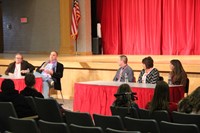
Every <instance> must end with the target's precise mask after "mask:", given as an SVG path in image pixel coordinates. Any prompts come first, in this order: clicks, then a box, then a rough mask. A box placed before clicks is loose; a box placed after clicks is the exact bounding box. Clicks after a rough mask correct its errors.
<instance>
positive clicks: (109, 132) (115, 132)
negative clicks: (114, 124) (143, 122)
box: [106, 128, 141, 133]
mask: <svg viewBox="0 0 200 133" xmlns="http://www.w3.org/2000/svg"><path fill="white" fill-rule="evenodd" d="M106 133H141V132H139V131H122V130H116V129H112V128H107V129H106Z"/></svg>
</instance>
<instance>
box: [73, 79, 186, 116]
mask: <svg viewBox="0 0 200 133" xmlns="http://www.w3.org/2000/svg"><path fill="white" fill-rule="evenodd" d="M121 84H122V82H113V81H88V82H79V83H75V85H74V105H73V110H74V111H80V112H89V113H90V114H93V113H97V114H102V115H111V112H110V106H111V105H112V103H113V101H114V100H115V97H114V94H115V93H116V92H117V89H118V87H119V86H120V85H121ZM128 84H129V85H130V86H131V89H132V91H133V92H136V93H137V97H138V100H137V101H136V103H137V104H138V106H139V107H140V108H145V106H146V104H147V103H148V102H149V101H151V99H152V97H153V94H154V89H155V84H141V83H128ZM169 90H170V101H171V102H176V103H177V102H179V101H180V100H181V99H182V98H183V97H184V89H183V86H180V85H170V89H169Z"/></svg>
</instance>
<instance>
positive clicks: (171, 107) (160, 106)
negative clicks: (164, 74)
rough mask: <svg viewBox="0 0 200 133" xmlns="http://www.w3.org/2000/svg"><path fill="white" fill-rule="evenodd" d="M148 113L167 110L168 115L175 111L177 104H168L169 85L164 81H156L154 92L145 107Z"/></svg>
mask: <svg viewBox="0 0 200 133" xmlns="http://www.w3.org/2000/svg"><path fill="white" fill-rule="evenodd" d="M146 109H149V110H150V112H153V111H156V110H167V111H168V112H169V113H171V112H172V111H176V110H177V104H176V103H173V102H169V85H168V84H167V83H166V82H165V81H158V82H157V84H156V87H155V90H154V95H153V98H152V100H151V102H149V103H148V104H147V106H146Z"/></svg>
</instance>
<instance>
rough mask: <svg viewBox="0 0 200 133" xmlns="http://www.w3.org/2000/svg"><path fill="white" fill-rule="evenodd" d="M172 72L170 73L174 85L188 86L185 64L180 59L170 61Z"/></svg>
mask: <svg viewBox="0 0 200 133" xmlns="http://www.w3.org/2000/svg"><path fill="white" fill-rule="evenodd" d="M170 69H171V72H170V74H169V79H171V82H172V84H173V85H183V86H184V87H185V86H186V80H187V74H186V72H185V70H184V69H183V66H182V64H181V62H180V61H179V60H171V61H170Z"/></svg>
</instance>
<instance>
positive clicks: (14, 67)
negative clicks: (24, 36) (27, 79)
mask: <svg viewBox="0 0 200 133" xmlns="http://www.w3.org/2000/svg"><path fill="white" fill-rule="evenodd" d="M34 70H35V67H34V66H33V65H32V64H30V63H28V61H25V60H23V56H22V54H20V53H17V54H16V55H15V61H14V62H12V63H10V64H9V66H8V68H7V69H6V71H5V74H6V75H14V76H16V77H20V76H21V75H25V74H26V73H29V72H31V73H32V72H33V71H34Z"/></svg>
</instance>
